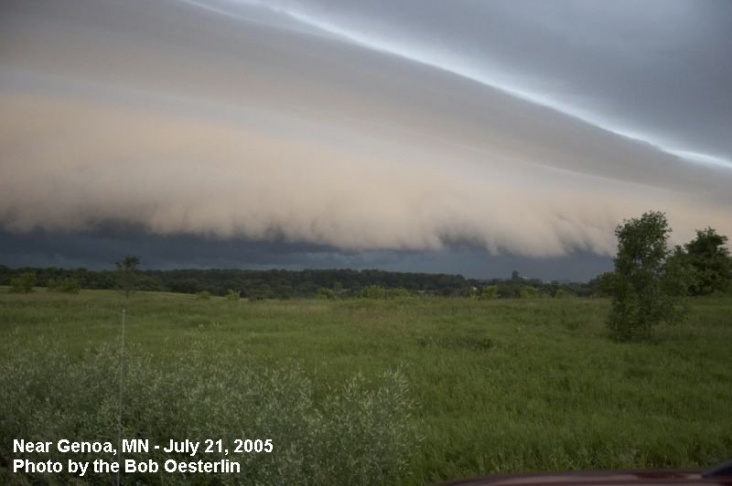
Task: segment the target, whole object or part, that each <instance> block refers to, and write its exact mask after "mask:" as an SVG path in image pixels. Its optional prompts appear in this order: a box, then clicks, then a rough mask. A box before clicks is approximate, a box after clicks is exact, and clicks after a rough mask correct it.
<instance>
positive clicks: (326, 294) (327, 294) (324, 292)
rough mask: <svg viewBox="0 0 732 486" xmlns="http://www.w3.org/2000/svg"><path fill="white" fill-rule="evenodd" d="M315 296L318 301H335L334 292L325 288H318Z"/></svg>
mask: <svg viewBox="0 0 732 486" xmlns="http://www.w3.org/2000/svg"><path fill="white" fill-rule="evenodd" d="M316 295H317V297H318V298H319V299H325V300H333V299H335V292H334V291H333V289H329V288H326V287H320V288H319V289H318V293H317V294H316Z"/></svg>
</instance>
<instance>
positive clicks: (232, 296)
mask: <svg viewBox="0 0 732 486" xmlns="http://www.w3.org/2000/svg"><path fill="white" fill-rule="evenodd" d="M240 298H241V293H239V291H237V290H232V289H229V290H228V291H227V292H226V300H228V301H229V302H239V299H240Z"/></svg>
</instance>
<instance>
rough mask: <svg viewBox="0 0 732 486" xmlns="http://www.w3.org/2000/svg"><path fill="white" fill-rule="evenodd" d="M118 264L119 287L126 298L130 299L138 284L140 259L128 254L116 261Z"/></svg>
mask: <svg viewBox="0 0 732 486" xmlns="http://www.w3.org/2000/svg"><path fill="white" fill-rule="evenodd" d="M116 264H117V288H118V289H119V290H120V292H122V293H123V294H124V296H125V298H127V299H129V298H130V295H132V292H133V291H134V290H135V287H136V286H137V267H138V265H140V259H139V258H137V257H135V256H128V257H125V258H124V259H122V260H120V261H118V262H116Z"/></svg>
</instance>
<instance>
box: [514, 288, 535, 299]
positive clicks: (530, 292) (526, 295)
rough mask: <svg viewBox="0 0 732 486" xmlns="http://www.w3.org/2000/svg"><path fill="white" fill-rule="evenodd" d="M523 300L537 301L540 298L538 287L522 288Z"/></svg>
mask: <svg viewBox="0 0 732 486" xmlns="http://www.w3.org/2000/svg"><path fill="white" fill-rule="evenodd" d="M519 295H520V296H521V298H522V299H535V298H537V297H538V296H539V291H538V290H537V289H536V287H530V286H526V287H521V291H520V294H519Z"/></svg>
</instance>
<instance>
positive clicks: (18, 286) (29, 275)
mask: <svg viewBox="0 0 732 486" xmlns="http://www.w3.org/2000/svg"><path fill="white" fill-rule="evenodd" d="M35 285H36V274H35V273H34V272H23V273H21V274H20V275H18V276H17V277H15V278H13V279H11V280H10V290H9V292H12V293H14V294H28V293H30V292H33V287H34V286H35Z"/></svg>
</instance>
